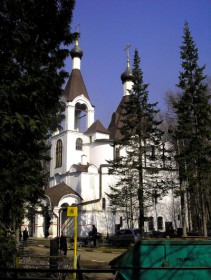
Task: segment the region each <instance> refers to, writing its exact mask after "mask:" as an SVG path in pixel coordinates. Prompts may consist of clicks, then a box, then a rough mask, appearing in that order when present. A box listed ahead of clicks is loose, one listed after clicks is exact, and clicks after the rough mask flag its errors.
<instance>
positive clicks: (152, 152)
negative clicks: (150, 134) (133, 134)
mask: <svg viewBox="0 0 211 280" xmlns="http://www.w3.org/2000/svg"><path fill="white" fill-rule="evenodd" d="M151 159H152V160H154V159H155V146H151Z"/></svg>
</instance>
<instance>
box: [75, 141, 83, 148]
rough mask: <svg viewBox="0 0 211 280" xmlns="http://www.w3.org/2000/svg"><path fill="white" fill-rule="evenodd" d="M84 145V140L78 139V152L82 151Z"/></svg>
mask: <svg viewBox="0 0 211 280" xmlns="http://www.w3.org/2000/svg"><path fill="white" fill-rule="evenodd" d="M82 144H83V141H82V139H81V138H77V139H76V150H78V151H82Z"/></svg>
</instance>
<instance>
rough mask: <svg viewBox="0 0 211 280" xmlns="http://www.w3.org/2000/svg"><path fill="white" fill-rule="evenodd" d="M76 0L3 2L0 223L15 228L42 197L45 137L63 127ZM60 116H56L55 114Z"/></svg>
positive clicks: (0, 21) (0, 32)
mask: <svg viewBox="0 0 211 280" xmlns="http://www.w3.org/2000/svg"><path fill="white" fill-rule="evenodd" d="M74 5H75V1H74V0H52V1H43V0H30V1H29V0H9V1H7V0H2V1H1V5H0V41H1V44H0V64H1V68H0V130H1V134H0V143H1V152H0V170H1V176H0V192H1V198H0V224H1V226H3V225H4V228H11V229H15V228H16V227H17V226H19V224H20V222H21V220H22V218H23V206H24V204H25V203H26V202H28V203H32V204H34V203H36V202H37V201H38V199H40V198H41V197H42V196H43V188H44V186H45V185H46V183H47V181H46V179H47V176H46V174H45V171H44V170H43V162H44V161H46V160H49V155H48V154H49V152H48V149H49V147H48V145H47V144H46V143H47V142H46V140H47V139H48V138H49V136H50V134H51V132H52V130H54V129H55V128H56V127H58V123H59V121H60V119H59V112H61V111H62V109H63V105H62V103H61V102H60V101H59V100H60V97H61V95H62V93H63V90H62V85H63V83H64V81H65V78H66V77H67V73H66V72H65V71H64V61H65V58H66V57H67V56H68V54H69V50H68V49H67V46H68V45H69V44H70V43H71V42H72V40H73V39H74V38H73V37H74V34H71V31H70V24H71V21H72V11H73V9H74ZM55 116H56V117H55Z"/></svg>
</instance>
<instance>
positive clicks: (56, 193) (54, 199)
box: [45, 182, 82, 208]
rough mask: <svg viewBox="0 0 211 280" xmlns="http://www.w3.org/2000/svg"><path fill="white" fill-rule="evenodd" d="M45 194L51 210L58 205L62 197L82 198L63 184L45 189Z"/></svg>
mask: <svg viewBox="0 0 211 280" xmlns="http://www.w3.org/2000/svg"><path fill="white" fill-rule="evenodd" d="M45 194H46V195H47V196H48V197H49V198H50V201H51V205H52V208H54V207H55V206H57V205H58V204H59V201H60V199H61V198H62V197H63V196H64V195H68V194H74V195H76V196H78V197H79V198H80V199H82V197H81V196H80V195H79V194H78V193H77V192H75V191H74V190H73V189H72V188H71V187H69V186H68V185H66V184H65V183H64V182H62V183H60V184H58V185H56V186H54V187H51V188H48V189H46V190H45Z"/></svg>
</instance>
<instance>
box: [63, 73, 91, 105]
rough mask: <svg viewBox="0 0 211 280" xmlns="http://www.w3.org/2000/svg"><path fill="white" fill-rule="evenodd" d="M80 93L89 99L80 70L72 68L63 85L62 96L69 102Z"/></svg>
mask: <svg viewBox="0 0 211 280" xmlns="http://www.w3.org/2000/svg"><path fill="white" fill-rule="evenodd" d="M82 94H83V95H84V96H85V97H86V98H87V99H88V100H89V101H90V99H89V95H88V92H87V90H86V87H85V84H84V80H83V77H82V75H81V71H80V70H79V69H73V70H72V72H71V75H70V77H69V79H68V82H67V85H66V87H65V90H64V96H65V98H66V100H67V101H70V102H71V101H73V100H74V99H75V98H76V97H77V96H80V95H82Z"/></svg>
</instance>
